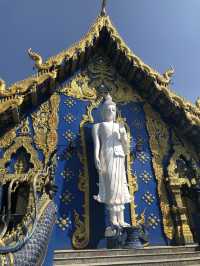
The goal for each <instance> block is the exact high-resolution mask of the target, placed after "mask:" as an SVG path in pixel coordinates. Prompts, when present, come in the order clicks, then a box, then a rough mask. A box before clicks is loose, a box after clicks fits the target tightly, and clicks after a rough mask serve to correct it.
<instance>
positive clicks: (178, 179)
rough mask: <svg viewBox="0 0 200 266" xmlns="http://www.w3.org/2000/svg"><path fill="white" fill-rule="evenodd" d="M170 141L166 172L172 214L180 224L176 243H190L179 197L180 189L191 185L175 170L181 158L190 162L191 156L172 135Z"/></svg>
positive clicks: (183, 210) (184, 210) (190, 234)
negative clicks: (171, 144)
mask: <svg viewBox="0 0 200 266" xmlns="http://www.w3.org/2000/svg"><path fill="white" fill-rule="evenodd" d="M172 140H173V144H174V145H173V149H174V153H173V155H172V157H171V159H170V163H169V165H168V168H167V170H168V181H169V187H170V189H171V192H172V193H173V201H174V202H173V203H174V208H173V210H174V214H175V216H176V217H177V219H179V220H180V222H181V223H180V224H179V226H178V228H177V232H176V241H177V242H178V243H181V241H182V238H184V241H185V243H192V242H193V235H192V232H191V230H190V226H189V220H188V215H187V210H186V207H185V205H184V201H183V199H182V195H181V187H182V186H183V185H187V186H188V187H190V186H191V183H190V181H189V179H188V178H187V177H185V176H184V175H183V176H182V173H180V170H179V169H178V168H177V162H178V160H179V159H180V158H181V156H184V157H185V158H186V160H189V161H190V160H191V156H190V154H189V153H188V150H186V149H185V147H184V146H183V144H182V143H180V142H179V140H178V139H177V137H176V135H175V134H174V133H173V135H172Z"/></svg>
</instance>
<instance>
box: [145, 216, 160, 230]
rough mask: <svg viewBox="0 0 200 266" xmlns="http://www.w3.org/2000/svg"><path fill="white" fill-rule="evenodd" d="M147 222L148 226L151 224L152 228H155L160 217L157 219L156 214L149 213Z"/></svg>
mask: <svg viewBox="0 0 200 266" xmlns="http://www.w3.org/2000/svg"><path fill="white" fill-rule="evenodd" d="M147 222H148V225H149V226H151V227H152V228H153V229H156V227H157V226H158V225H159V223H160V219H158V217H156V215H154V214H153V213H151V214H150V215H149V217H148V218H147Z"/></svg>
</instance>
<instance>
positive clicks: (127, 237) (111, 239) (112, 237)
mask: <svg viewBox="0 0 200 266" xmlns="http://www.w3.org/2000/svg"><path fill="white" fill-rule="evenodd" d="M105 236H106V239H107V248H108V249H117V248H127V249H131V248H132V249H134V248H137V249H138V248H143V245H142V243H141V241H140V230H139V228H138V227H124V228H122V227H117V226H115V227H109V228H107V229H106V233H105Z"/></svg>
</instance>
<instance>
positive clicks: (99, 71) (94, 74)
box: [60, 55, 142, 107]
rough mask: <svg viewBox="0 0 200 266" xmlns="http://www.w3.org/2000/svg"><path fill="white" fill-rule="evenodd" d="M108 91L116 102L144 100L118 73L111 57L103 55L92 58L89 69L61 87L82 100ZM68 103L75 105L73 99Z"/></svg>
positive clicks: (64, 91)
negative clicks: (110, 59) (111, 61)
mask: <svg viewBox="0 0 200 266" xmlns="http://www.w3.org/2000/svg"><path fill="white" fill-rule="evenodd" d="M108 91H109V92H110V94H111V95H112V97H113V100H114V101H115V102H126V103H127V102H130V101H135V102H138V101H142V99H141V97H140V96H139V95H138V94H137V93H135V91H134V90H133V88H132V87H131V86H129V85H128V83H127V82H126V81H125V80H124V79H123V78H122V77H121V76H120V75H119V74H117V72H116V70H115V69H114V68H113V67H112V65H111V63H110V61H109V59H107V58H106V57H105V56H104V57H103V56H101V55H96V56H95V57H94V58H92V59H91V60H90V62H89V64H88V69H87V71H85V72H82V73H79V74H77V75H76V76H75V78H74V79H72V80H71V82H70V83H68V84H67V85H64V87H63V88H61V89H60V92H61V93H63V94H65V95H67V96H73V97H76V98H77V99H81V100H95V99H97V97H99V96H101V95H103V94H104V93H106V92H108ZM66 104H67V105H69V107H72V106H73V103H71V99H68V100H67V102H66Z"/></svg>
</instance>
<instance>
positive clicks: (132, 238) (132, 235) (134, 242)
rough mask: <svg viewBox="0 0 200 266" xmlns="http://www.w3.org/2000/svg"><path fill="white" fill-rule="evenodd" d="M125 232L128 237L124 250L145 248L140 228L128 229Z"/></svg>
mask: <svg viewBox="0 0 200 266" xmlns="http://www.w3.org/2000/svg"><path fill="white" fill-rule="evenodd" d="M124 230H125V232H126V235H127V237H126V241H125V245H124V247H123V248H143V245H142V243H141V241H140V231H139V228H138V227H126V228H124Z"/></svg>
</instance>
